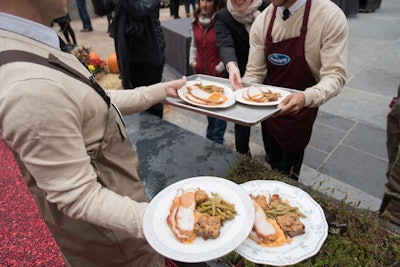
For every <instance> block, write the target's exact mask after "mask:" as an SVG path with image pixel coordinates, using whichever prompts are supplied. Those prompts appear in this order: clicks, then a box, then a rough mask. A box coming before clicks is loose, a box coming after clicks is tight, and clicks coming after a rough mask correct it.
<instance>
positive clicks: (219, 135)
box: [189, 0, 226, 144]
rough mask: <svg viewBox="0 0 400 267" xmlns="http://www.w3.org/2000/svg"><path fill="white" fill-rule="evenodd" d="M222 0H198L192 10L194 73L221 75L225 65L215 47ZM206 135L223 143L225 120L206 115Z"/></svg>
mask: <svg viewBox="0 0 400 267" xmlns="http://www.w3.org/2000/svg"><path fill="white" fill-rule="evenodd" d="M224 5H225V1H223V0H198V1H197V9H196V10H195V11H194V20H193V32H192V33H193V35H192V41H191V45H190V53H189V64H190V66H191V67H192V68H193V69H194V73H195V74H205V75H211V76H217V77H223V76H224V71H225V67H224V64H223V63H222V61H221V58H220V56H219V50H218V48H217V35H216V33H215V20H214V17H215V14H216V13H217V11H218V10H220V9H221V8H223V7H224ZM207 120H208V126H207V134H206V137H207V138H208V139H210V140H212V141H214V142H216V143H219V144H223V143H224V134H225V130H226V121H224V120H220V119H215V118H211V117H207Z"/></svg>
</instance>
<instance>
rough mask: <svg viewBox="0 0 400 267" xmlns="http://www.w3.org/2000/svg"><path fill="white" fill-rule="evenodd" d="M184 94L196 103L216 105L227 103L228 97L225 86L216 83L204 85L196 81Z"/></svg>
mask: <svg viewBox="0 0 400 267" xmlns="http://www.w3.org/2000/svg"><path fill="white" fill-rule="evenodd" d="M183 95H184V96H185V97H186V98H187V99H188V100H189V101H191V102H193V103H195V104H201V105H207V106H216V105H221V104H223V103H225V102H226V101H227V100H228V97H227V96H226V95H225V94H224V88H223V87H219V86H216V85H202V84H201V83H196V84H193V85H189V86H187V87H186V92H185V93H183Z"/></svg>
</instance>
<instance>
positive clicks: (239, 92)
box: [234, 85, 291, 106]
mask: <svg viewBox="0 0 400 267" xmlns="http://www.w3.org/2000/svg"><path fill="white" fill-rule="evenodd" d="M260 88H261V90H263V91H268V90H271V91H272V92H274V93H279V94H280V95H281V96H280V97H279V98H278V100H277V101H271V102H255V101H249V100H246V99H244V98H243V92H244V91H246V90H247V89H248V88H247V87H246V88H243V89H239V90H236V91H235V92H234V94H235V99H236V101H237V102H239V103H242V104H246V105H252V106H276V105H279V103H281V102H282V100H283V99H285V97H287V96H288V95H290V94H291V93H290V92H289V91H286V90H284V89H280V88H276V87H273V86H268V85H265V86H260Z"/></svg>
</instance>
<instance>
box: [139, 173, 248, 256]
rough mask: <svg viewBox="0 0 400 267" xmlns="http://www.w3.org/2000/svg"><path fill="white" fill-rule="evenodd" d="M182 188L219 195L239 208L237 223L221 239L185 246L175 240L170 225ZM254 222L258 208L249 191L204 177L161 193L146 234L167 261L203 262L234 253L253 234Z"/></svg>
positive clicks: (146, 223) (155, 200) (226, 225)
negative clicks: (173, 203)
mask: <svg viewBox="0 0 400 267" xmlns="http://www.w3.org/2000/svg"><path fill="white" fill-rule="evenodd" d="M178 188H183V189H196V188H200V189H203V190H204V191H206V192H207V193H214V192H215V193H217V194H218V195H219V196H221V197H222V198H223V199H225V200H226V201H228V202H230V203H233V204H235V210H236V211H237V214H236V216H235V218H234V219H233V220H230V221H227V222H225V223H224V226H223V227H222V228H221V232H220V236H219V237H218V238H216V239H208V240H207V241H205V240H203V239H202V238H201V237H198V238H196V240H195V241H194V242H193V243H192V244H183V243H181V242H179V241H178V240H177V239H176V238H175V236H174V235H173V233H172V232H171V230H170V228H169V227H168V225H167V222H166V218H167V216H168V212H169V208H170V206H171V204H172V200H173V199H174V197H175V195H176V192H177V189H178ZM253 222H254V208H253V204H252V201H251V199H250V197H249V195H248V194H247V193H246V191H244V190H243V189H242V188H241V187H240V186H239V185H237V184H236V183H233V182H231V181H229V180H227V179H224V178H218V177H211V176H200V177H194V178H188V179H185V180H182V181H179V182H176V183H174V184H172V185H170V186H168V187H167V188H165V189H163V190H162V191H161V192H160V193H158V194H157V195H156V196H155V197H154V198H153V199H152V201H151V202H150V204H149V206H148V208H147V209H146V212H145V215H144V221H143V230H144V234H145V237H146V239H147V241H148V242H149V244H150V245H151V246H152V247H153V248H154V249H155V250H156V251H157V252H158V253H160V254H162V255H164V256H165V257H167V258H170V259H173V260H177V261H182V262H203V261H209V260H213V259H216V258H219V257H222V256H224V255H226V254H228V253H229V252H231V251H233V250H234V249H235V248H236V247H238V246H239V245H240V244H241V243H242V242H243V241H244V240H245V239H246V238H247V236H248V235H249V234H250V231H251V229H252V227H253Z"/></svg>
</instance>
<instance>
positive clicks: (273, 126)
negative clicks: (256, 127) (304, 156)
mask: <svg viewBox="0 0 400 267" xmlns="http://www.w3.org/2000/svg"><path fill="white" fill-rule="evenodd" d="M310 6H311V0H307V3H306V7H305V11H304V17H303V25H302V27H301V30H300V36H299V37H295V38H291V39H287V40H283V41H280V42H276V43H273V40H272V28H273V25H274V21H275V17H276V11H277V8H276V7H275V8H274V11H273V14H272V17H271V20H270V23H269V28H268V32H267V37H266V42H265V55H266V57H267V58H266V62H267V70H268V71H267V78H266V81H265V83H266V84H268V85H273V86H279V87H286V88H293V89H297V90H301V91H304V90H305V89H306V88H308V87H311V86H313V85H315V84H316V83H317V82H316V80H315V78H314V76H313V75H312V73H311V71H310V69H309V67H308V64H307V62H306V59H305V56H304V43H305V37H306V33H307V23H308V16H309V13H310ZM317 111H318V109H317V108H303V109H302V110H301V111H300V112H299V113H298V114H296V115H294V116H284V117H278V118H269V119H268V120H267V127H268V132H269V134H270V135H271V136H272V137H273V138H274V139H275V140H276V141H277V142H278V144H279V145H280V147H281V148H282V149H283V150H285V151H288V152H292V153H298V152H301V151H303V150H304V148H305V147H306V146H307V145H308V142H309V141H310V137H311V132H312V127H313V123H314V121H315V118H316V116H317Z"/></svg>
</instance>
